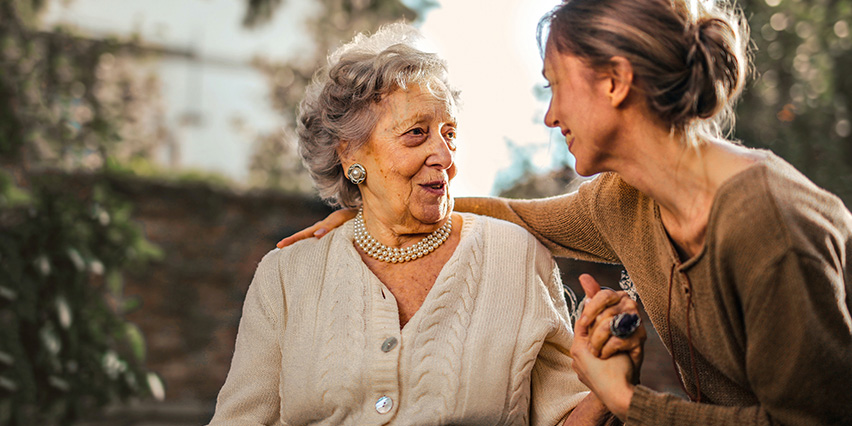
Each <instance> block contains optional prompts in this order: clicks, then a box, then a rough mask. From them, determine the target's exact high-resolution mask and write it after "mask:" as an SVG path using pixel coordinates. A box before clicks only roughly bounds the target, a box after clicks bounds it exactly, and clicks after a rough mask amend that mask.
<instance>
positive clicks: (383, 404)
mask: <svg viewBox="0 0 852 426" xmlns="http://www.w3.org/2000/svg"><path fill="white" fill-rule="evenodd" d="M391 408H393V400H392V399H390V397H387V396H383V397H381V398H379V400H378V401H376V411H378V412H379V414H387V412H388V411H390V410H391Z"/></svg>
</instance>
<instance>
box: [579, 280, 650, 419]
mask: <svg viewBox="0 0 852 426" xmlns="http://www.w3.org/2000/svg"><path fill="white" fill-rule="evenodd" d="M580 284H581V285H582V286H583V290H584V291H585V292H586V297H587V299H586V304H585V307H584V309H583V314H582V316H581V317H580V320H578V321H577V324H576V326H575V328H574V343H573V345H572V346H571V356H572V357H573V359H574V360H573V364H572V366H573V368H574V371H576V372H577V375H578V377H579V378H580V381H582V382H583V383H584V384H585V385H586V386H588V387H589V389H591V390H592V392H594V393H595V395H597V396H598V398H600V400H601V401H602V402H603V403H604V404H605V405H606V406H607V408H608V409H609V410H610V411H611V412H612V413H613V414H615V415H616V416H617V417H618V418H620V419H621V420H625V419H626V417H627V410H628V408H629V407H630V400H631V398H632V397H633V384H635V383H636V382H637V381H638V377H639V367H640V365H641V363H642V345H643V344H644V342H645V339H646V333H645V329H644V327H642V326H641V325H640V327H639V328H638V329H637V330H636V331H635V332H634V333H633V334H632V335H631V336H630V337H628V338H626V339H619V338H617V337H613V336H612V335H611V334H610V331H609V325H610V322H611V321H612V317H613V316H615V315H616V314H618V313H621V312H628V313H638V310H637V306H636V302H634V301H632V300H630V298H629V297H627V295H626V294H621V293H624V292H614V291H612V290H601V289H600V286H599V285H598V283H597V281H595V279H594V278H592V277H591V276H590V275H586V274H583V275H581V276H580Z"/></svg>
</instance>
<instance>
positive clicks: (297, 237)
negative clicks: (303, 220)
mask: <svg viewBox="0 0 852 426" xmlns="http://www.w3.org/2000/svg"><path fill="white" fill-rule="evenodd" d="M320 223H322V222H317V223H315V224H313V225H311V226H310V227H308V228H305V229H303V230H301V231H299V232H297V233H295V234H293V235H291V236H289V237H287V238H284V239H283V240H281V241H279V242H278V244H276V246H277V247H278V248H284V247H287V246H289V245H291V244H293V243H295V242H296V241H301V240H304V239H306V238H311V237H313V236H315V234H316V232H317V231H319V230H320V229H321V226H320Z"/></svg>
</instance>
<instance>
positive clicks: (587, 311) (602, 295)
mask: <svg viewBox="0 0 852 426" xmlns="http://www.w3.org/2000/svg"><path fill="white" fill-rule="evenodd" d="M621 299H622V296H621V295H619V294H618V293H616V292H614V291H612V290H600V291H598V293H597V294H595V295H594V297H592V298H591V299H588V298H587V299H586V303H585V306H583V315H582V316H581V317H580V320H579V321H577V322H578V323H579V324H580V325H583V326H586V327H588V326H590V325H591V324H592V323H593V322H594V321H595V319H596V318H597V317H598V316H599V315H600V314H601V313H602V312H603V311H604V310H605V309H606V308H607V307H609V306H612V305H616V304H618V303H619V302H620V301H621Z"/></svg>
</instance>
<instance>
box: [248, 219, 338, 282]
mask: <svg viewBox="0 0 852 426" xmlns="http://www.w3.org/2000/svg"><path fill="white" fill-rule="evenodd" d="M345 227H346V224H344V225H343V226H342V227H340V228H338V229H335V230H332V231H331V232H329V233H328V234H327V235H326V236H324V237H323V238H320V239H317V238H308V239H304V240H301V241H298V242H296V243H294V244H293V245H290V246H288V247H284V248H281V249H278V248H275V249H273V250H271V251H269V252H268V253H266V255H264V256H263V258H262V259H261V261H260V262H259V263H258V266H257V270H256V271H255V277H254V281H255V282H258V283H259V284H260V286H261V289H262V291H263V292H265V293H267V292H280V291H281V290H280V289H283V288H284V287H285V286H286V287H287V288H288V290H289V289H291V288H292V286H293V285H295V284H294V283H299V282H303V281H304V278H305V277H308V276H311V275H314V274H317V273H320V272H321V271H322V270H323V269H324V268H325V265H326V263H327V262H325V259H327V258H328V257H329V254H330V252H331V251H332V250H334V247H335V246H338V245H340V244H341V237H342V236H341V235H340V234H341V233H342V232H344V229H342V228H345Z"/></svg>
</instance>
